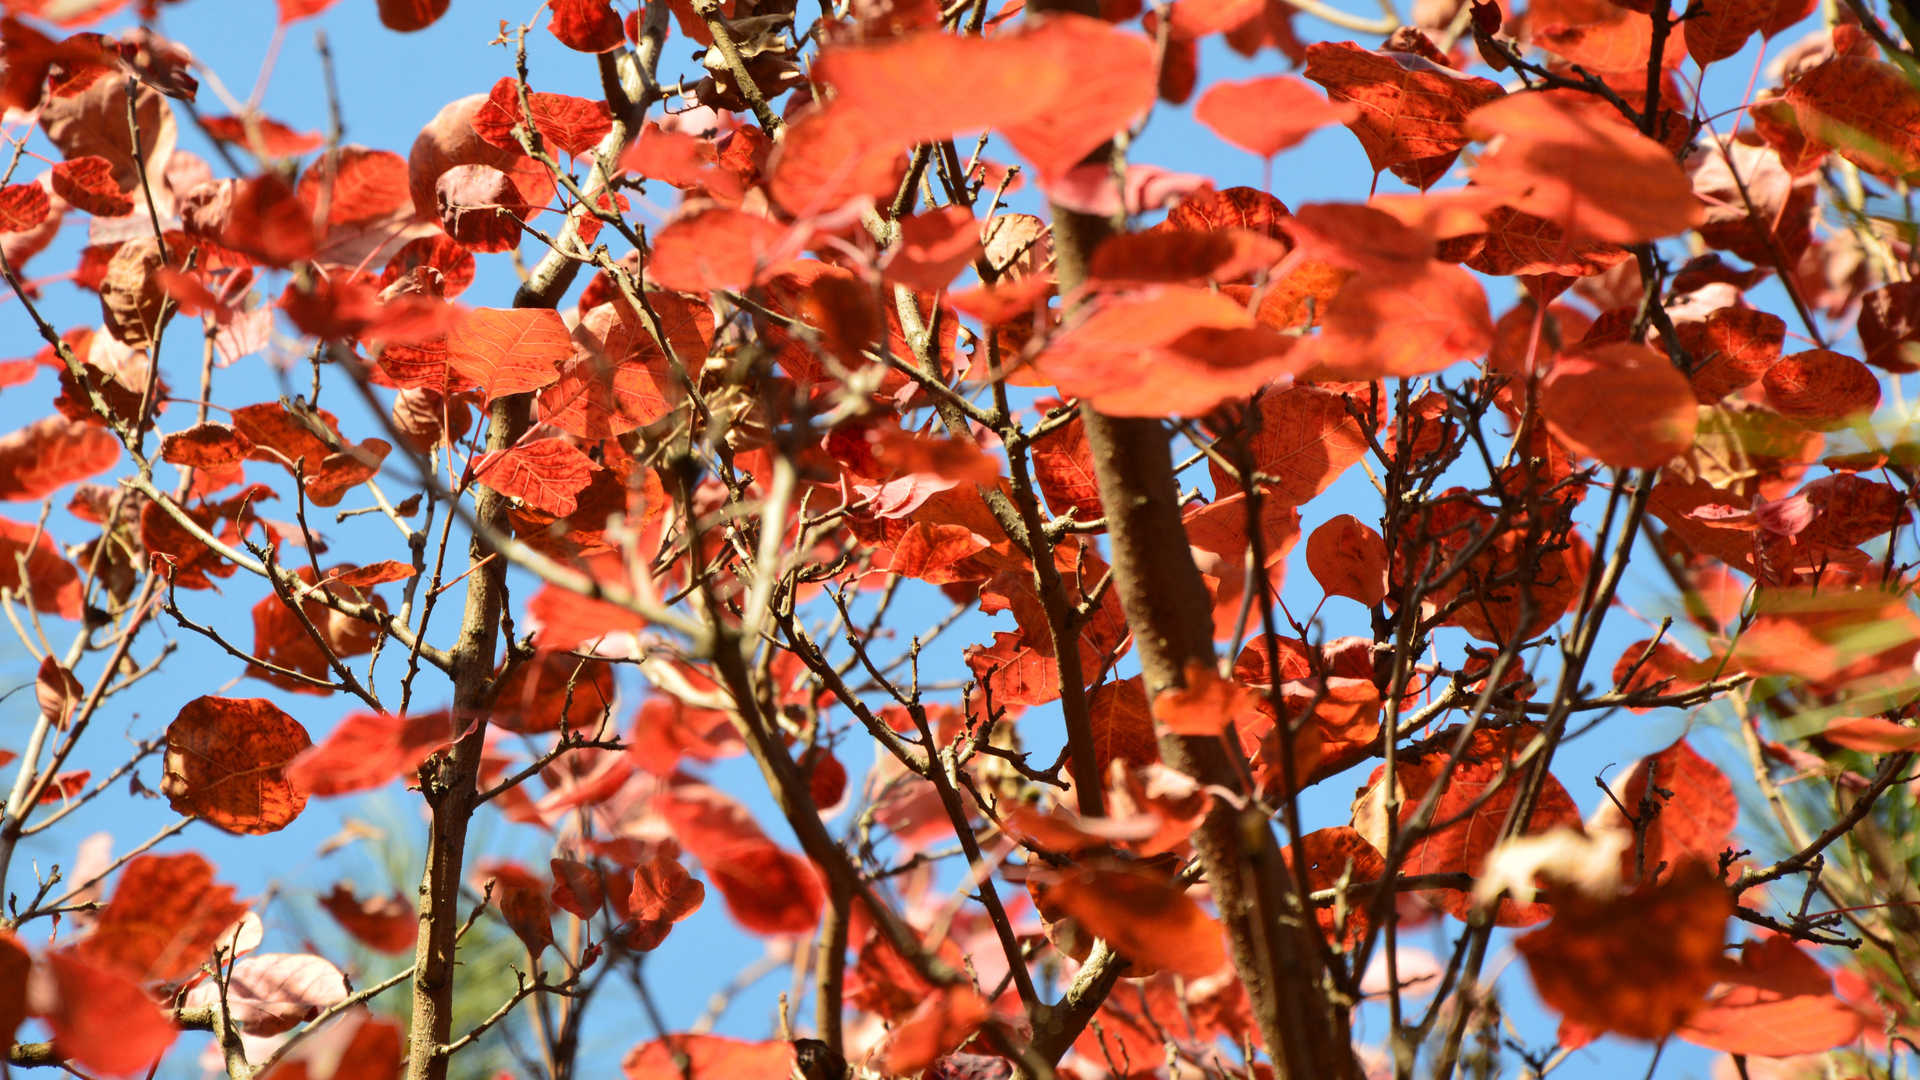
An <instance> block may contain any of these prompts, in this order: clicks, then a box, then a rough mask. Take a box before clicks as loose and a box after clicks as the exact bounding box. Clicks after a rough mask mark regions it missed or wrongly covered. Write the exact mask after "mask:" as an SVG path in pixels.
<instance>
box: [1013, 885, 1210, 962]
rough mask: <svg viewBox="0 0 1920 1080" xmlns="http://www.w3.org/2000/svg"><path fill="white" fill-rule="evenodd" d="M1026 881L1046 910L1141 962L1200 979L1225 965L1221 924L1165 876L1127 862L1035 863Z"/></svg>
mask: <svg viewBox="0 0 1920 1080" xmlns="http://www.w3.org/2000/svg"><path fill="white" fill-rule="evenodd" d="M1029 887H1030V888H1031V889H1032V890H1033V892H1034V900H1035V903H1036V904H1037V905H1039V906H1041V907H1042V909H1043V912H1044V910H1052V911H1055V912H1058V913H1061V914H1064V915H1067V916H1071V917H1072V918H1073V919H1075V920H1077V921H1078V922H1079V923H1080V925H1081V926H1082V927H1083V928H1085V930H1086V931H1087V933H1089V934H1092V935H1093V936H1095V937H1098V938H1102V939H1105V940H1106V942H1107V943H1108V944H1109V945H1111V946H1113V948H1114V950H1115V951H1117V952H1119V953H1120V954H1121V955H1123V956H1125V957H1127V958H1128V959H1129V960H1132V961H1133V962H1134V963H1136V964H1138V965H1140V966H1141V968H1143V969H1153V970H1166V971H1170V972H1173V973H1174V974H1176V975H1184V976H1186V977H1187V978H1189V979H1199V978H1204V977H1206V976H1208V975H1212V974H1215V973H1217V972H1219V971H1220V969H1221V968H1222V967H1224V966H1226V962H1227V953H1226V946H1225V943H1224V933H1223V931H1222V930H1221V928H1220V924H1219V923H1218V922H1217V921H1215V920H1214V919H1213V918H1212V917H1211V916H1209V915H1208V914H1207V913H1206V912H1204V911H1202V910H1201V909H1200V905H1199V904H1196V903H1194V902H1193V900H1192V898H1190V897H1189V896H1187V893H1186V890H1185V889H1183V888H1181V887H1180V886H1179V885H1177V884H1175V883H1173V882H1171V881H1168V880H1167V879H1166V877H1165V876H1163V875H1160V874H1156V873H1153V872H1151V871H1148V870H1146V869H1144V868H1141V867H1135V866H1129V865H1125V864H1113V865H1108V866H1104V867H1094V866H1090V865H1085V864H1083V865H1081V866H1078V867H1075V868H1071V869H1062V870H1058V871H1053V870H1044V871H1039V870H1037V871H1035V872H1034V874H1033V876H1032V878H1031V879H1030V886H1029ZM1141 973H1142V974H1144V973H1145V972H1144V971H1142V972H1141Z"/></svg>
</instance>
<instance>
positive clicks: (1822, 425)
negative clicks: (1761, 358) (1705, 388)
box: [1761, 349, 1880, 431]
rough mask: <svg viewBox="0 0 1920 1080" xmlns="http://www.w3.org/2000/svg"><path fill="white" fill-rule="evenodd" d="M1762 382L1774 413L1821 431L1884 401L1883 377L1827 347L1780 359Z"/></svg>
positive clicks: (1837, 426) (1842, 422)
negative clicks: (1881, 382)
mask: <svg viewBox="0 0 1920 1080" xmlns="http://www.w3.org/2000/svg"><path fill="white" fill-rule="evenodd" d="M1761 383H1762V385H1764V386H1765V387H1766V390H1767V404H1768V405H1771V406H1773V408H1774V410H1775V411H1776V412H1779V413H1780V414H1781V415H1783V416H1789V417H1792V418H1793V419H1795V420H1798V421H1799V422H1801V423H1802V424H1805V425H1807V426H1808V427H1811V428H1818V429H1820V430H1823V431H1828V430H1832V429H1834V428H1841V427H1845V426H1847V424H1848V423H1850V422H1851V421H1853V420H1854V419H1855V418H1857V417H1860V416H1863V415H1865V414H1868V413H1871V412H1873V410H1874V409H1876V408H1878V407H1879V405H1880V380H1879V379H1878V378H1877V377H1875V375H1874V374H1873V372H1872V371H1871V370H1869V369H1868V368H1867V365H1865V364H1863V363H1861V362H1860V361H1858V360H1855V359H1854V358H1853V357H1851V356H1848V355H1846V354H1844V353H1837V352H1833V351H1831V350H1829V349H1808V350H1807V351H1806V352H1800V353H1794V354H1793V355H1792V356H1787V357H1782V358H1781V359H1780V361H1779V362H1777V363H1775V364H1774V365H1773V366H1772V367H1770V368H1768V369H1767V373H1766V375H1764V376H1762V378H1761Z"/></svg>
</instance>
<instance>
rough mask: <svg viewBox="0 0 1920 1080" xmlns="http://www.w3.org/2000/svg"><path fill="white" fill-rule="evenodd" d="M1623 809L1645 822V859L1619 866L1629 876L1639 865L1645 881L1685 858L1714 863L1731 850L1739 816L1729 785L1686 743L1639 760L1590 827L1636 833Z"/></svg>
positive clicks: (1631, 857) (1629, 859)
mask: <svg viewBox="0 0 1920 1080" xmlns="http://www.w3.org/2000/svg"><path fill="white" fill-rule="evenodd" d="M1616 803H1617V805H1616ZM1622 807H1624V808H1625V810H1626V812H1627V813H1628V814H1631V815H1633V816H1634V817H1635V818H1642V817H1646V818H1647V820H1646V823H1645V835H1646V850H1645V853H1644V858H1636V857H1635V854H1634V852H1633V851H1632V850H1631V849H1629V851H1628V853H1627V855H1626V857H1625V858H1624V859H1623V860H1622V861H1623V862H1624V863H1625V864H1626V866H1627V868H1628V870H1629V871H1631V870H1632V868H1633V867H1634V865H1635V864H1636V863H1638V864H1639V865H1644V866H1645V867H1646V870H1647V875H1648V876H1649V877H1651V876H1652V874H1653V871H1654V870H1655V869H1656V868H1657V867H1659V866H1660V864H1661V863H1665V864H1667V866H1668V868H1669V872H1671V870H1672V868H1674V867H1678V866H1679V865H1680V864H1681V863H1682V862H1683V861H1685V860H1686V859H1688V858H1694V859H1700V860H1703V861H1705V862H1708V863H1712V862H1713V861H1714V860H1716V859H1718V858H1719V857H1720V855H1721V853H1722V852H1724V851H1725V850H1726V849H1727V848H1728V847H1729V846H1731V842H1732V839H1733V827H1734V824H1735V823H1736V822H1737V821H1738V820H1739V814H1740V804H1739V801H1738V800H1737V799H1736V798H1735V796H1734V793H1733V783H1732V782H1731V781H1729V780H1728V779H1727V777H1726V774H1725V773H1723V772H1721V771H1720V770H1719V769H1718V768H1716V767H1715V766H1714V765H1713V763H1712V762H1710V761H1708V760H1707V759H1705V758H1703V757H1701V756H1700V755H1699V754H1698V753H1697V752H1695V750H1694V749H1693V747H1691V746H1689V745H1688V744H1687V741H1686V740H1685V739H1681V740H1679V741H1677V742H1675V743H1674V744H1673V745H1672V746H1669V747H1667V748H1666V749H1665V750H1662V751H1660V752H1659V753H1657V754H1653V755H1651V756H1649V757H1646V758H1642V759H1641V760H1640V761H1639V762H1638V763H1637V764H1636V765H1635V766H1634V767H1633V771H1632V772H1630V773H1628V774H1627V775H1626V777H1625V778H1624V781H1623V782H1622V783H1621V784H1619V785H1618V786H1617V789H1616V793H1615V794H1614V796H1613V798H1612V799H1609V800H1607V801H1605V802H1603V803H1601V806H1600V811H1599V813H1598V814H1596V815H1595V818H1594V825H1595V827H1597V828H1615V829H1623V830H1626V831H1627V832H1629V833H1635V832H1637V830H1636V829H1635V827H1634V825H1633V824H1632V823H1631V822H1629V821H1628V820H1627V819H1626V817H1624V816H1623V815H1622V814H1621V812H1620V811H1621V808H1622ZM1629 876H1631V875H1629Z"/></svg>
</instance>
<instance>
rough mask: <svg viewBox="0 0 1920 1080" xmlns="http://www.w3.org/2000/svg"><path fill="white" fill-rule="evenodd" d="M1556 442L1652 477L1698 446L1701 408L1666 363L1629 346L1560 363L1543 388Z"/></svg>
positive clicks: (1545, 409)
mask: <svg viewBox="0 0 1920 1080" xmlns="http://www.w3.org/2000/svg"><path fill="white" fill-rule="evenodd" d="M1540 411H1541V412H1542V413H1544V414H1545V415H1546V418H1547V426H1548V428H1549V430H1551V431H1552V432H1553V434H1554V436H1555V437H1556V438H1558V439H1559V440H1560V441H1561V442H1563V443H1566V444H1567V446H1568V447H1569V448H1570V449H1572V450H1574V451H1575V452H1577V453H1581V454H1585V455H1586V456H1588V457H1592V458H1597V459H1598V460H1600V461H1602V462H1605V463H1606V464H1608V465H1612V466H1614V467H1615V468H1621V469H1655V468H1659V467H1660V466H1662V465H1665V464H1666V463H1667V462H1669V461H1671V460H1673V458H1674V457H1675V456H1677V455H1679V454H1681V453H1684V452H1685V451H1686V449H1687V448H1688V447H1689V446H1692V445H1693V435H1694V425H1695V424H1696V422H1697V419H1696V414H1697V406H1696V402H1695V400H1694V396H1693V388H1692V387H1691V386H1689V385H1688V383H1687V377H1686V376H1684V375H1682V374H1680V373H1679V372H1678V371H1676V370H1674V367H1673V364H1672V363H1670V362H1669V361H1668V360H1667V358H1666V357H1664V356H1661V355H1660V354H1658V353H1656V352H1654V351H1653V350H1651V349H1648V348H1646V347H1644V346H1640V345H1632V344H1628V343H1625V342H1622V343H1619V344H1614V345H1601V346H1599V347H1597V348H1593V349H1586V350H1582V351H1581V352H1578V353H1575V354H1572V355H1568V356H1562V357H1560V359H1559V360H1558V361H1556V362H1555V364H1554V366H1553V371H1552V372H1551V373H1549V374H1548V376H1547V378H1546V381H1545V382H1544V383H1542V384H1541V387H1540Z"/></svg>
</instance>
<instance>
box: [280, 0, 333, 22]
mask: <svg viewBox="0 0 1920 1080" xmlns="http://www.w3.org/2000/svg"><path fill="white" fill-rule="evenodd" d="M336 3H339V0H280V22H281V23H282V24H283V25H284V24H286V23H290V22H294V21H296V20H299V19H305V18H309V17H311V16H314V15H318V14H320V13H321V12H323V11H325V10H327V9H328V8H330V7H332V6H333V5H334V4H336Z"/></svg>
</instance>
